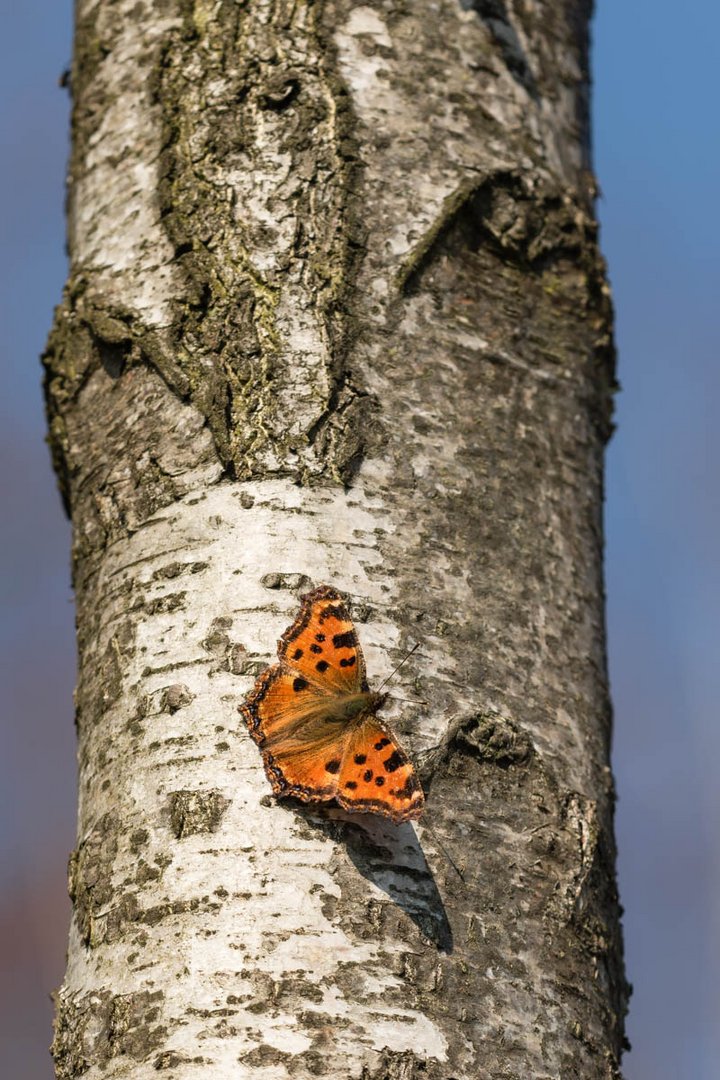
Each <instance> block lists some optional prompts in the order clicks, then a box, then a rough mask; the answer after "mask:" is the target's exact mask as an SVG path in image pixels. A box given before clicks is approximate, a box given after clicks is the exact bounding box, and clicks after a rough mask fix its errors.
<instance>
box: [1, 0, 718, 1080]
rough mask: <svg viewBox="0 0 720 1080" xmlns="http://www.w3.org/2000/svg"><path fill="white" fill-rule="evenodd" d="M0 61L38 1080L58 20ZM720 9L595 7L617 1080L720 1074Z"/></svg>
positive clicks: (12, 992) (52, 761)
mask: <svg viewBox="0 0 720 1080" xmlns="http://www.w3.org/2000/svg"><path fill="white" fill-rule="evenodd" d="M6 9H7V10H6V11H4V12H3V30H4V33H3V36H2V41H1V42H0V49H1V50H2V64H0V88H1V90H2V97H1V100H2V102H3V110H2V116H1V117H0V160H1V161H2V163H3V167H2V170H1V171H0V185H1V186H2V202H1V204H0V205H2V216H1V218H0V230H1V231H0V286H1V288H0V309H1V310H0V365H1V366H0V370H1V371H2V375H3V393H2V394H1V395H0V454H1V455H2V466H3V469H2V477H3V503H4V510H5V513H4V515H3V531H2V537H3V568H4V572H3V574H2V580H1V582H0V588H1V589H2V604H0V642H1V644H2V650H1V652H0V656H1V657H2V659H1V661H0V664H1V665H2V702H1V704H0V725H2V745H3V748H4V751H5V753H4V754H3V755H2V761H0V939H1V940H2V946H1V947H0V956H2V971H3V976H2V978H1V979H0V1042H1V1043H2V1044H3V1047H4V1048H6V1049H5V1050H4V1053H5V1058H6V1063H7V1065H8V1067H9V1069H10V1072H12V1075H17V1076H21V1075H22V1076H33V1077H34V1078H38V1080H50V1077H51V1075H52V1070H51V1068H50V1063H49V1058H48V1056H47V1051H46V1047H47V1044H48V1042H49V1040H50V1016H51V1006H50V1003H49V1000H48V994H49V992H50V990H51V989H52V988H53V987H54V986H56V985H57V984H58V983H59V981H60V979H61V977H62V968H63V961H64V950H65V933H66V927H67V921H68V917H69V906H68V903H67V899H66V896H65V860H66V857H67V852H68V851H69V850H70V848H71V847H72V846H73V836H74V814H75V808H74V731H73V725H72V685H73V678H74V672H73V667H74V643H73V636H72V635H73V610H72V603H71V594H70V586H69V569H68V549H69V529H68V525H67V522H66V521H65V520H64V518H63V516H62V512H61V509H60V503H59V499H58V497H57V493H56V490H55V483H54V479H53V477H52V474H51V471H50V466H49V457H48V453H47V449H46V447H45V445H44V443H43V439H44V419H43V414H42V402H41V395H40V369H39V364H38V359H37V358H38V355H39V353H40V352H41V350H42V347H43V344H44V341H45V337H46V334H47V330H48V327H49V325H50V321H51V314H52V307H53V305H54V304H55V303H57V301H58V299H59V297H60V293H61V289H62V284H63V280H64V275H65V258H64V252H63V243H64V241H63V236H64V226H63V219H62V212H63V174H64V166H65V158H66V153H67V126H68V100H67V94H66V93H65V92H64V91H63V90H61V89H60V88H59V87H58V85H57V82H58V77H59V75H60V73H61V72H62V70H63V69H64V68H65V67H66V66H67V63H68V60H69V56H70V35H71V26H70V20H71V6H70V4H69V3H66V2H65V0H25V2H24V3H23V4H22V5H15V6H14V7H13V8H12V9H10V5H6ZM719 41H720V7H718V6H717V5H716V4H713V3H712V2H711V0H698V2H697V3H695V4H694V5H692V6H690V5H688V6H687V8H686V9H679V8H678V7H677V5H675V4H673V5H672V6H671V4H670V3H669V2H668V0H654V2H653V3H652V4H651V3H650V0H635V2H634V3H627V0H626V2H624V3H623V2H622V0H600V3H599V4H598V9H597V14H596V18H595V23H594V63H593V67H594V75H595V95H594V123H595V165H596V171H597V173H598V177H599V181H600V186H601V188H602V191H603V197H602V199H601V201H600V204H599V212H600V217H601V222H602V245H603V249H604V251H605V254H606V256H607V258H608V262H609V266H610V277H611V281H612V285H613V290H614V296H615V303H616V309H617V340H618V347H619V354H620V367H619V376H620V382H621V384H622V392H621V393H620V394H619V396H618V400H617V423H618V430H617V433H616V434H615V436H614V438H613V440H612V443H611V445H610V448H609V452H608V477H607V506H606V526H607V584H608V625H609V647H610V667H611V678H612V686H613V694H614V701H615V744H614V764H615V771H616V779H617V787H618V793H619V803H618V817H617V831H618V844H619V850H620V858H619V866H620V889H621V896H622V901H623V904H624V906H625V909H626V914H625V937H626V952H627V966H628V977H629V978H630V980H631V982H632V983H633V984H634V987H635V993H634V995H633V999H632V1003H631V1013H630V1018H629V1034H630V1039H631V1041H632V1043H633V1050H632V1052H631V1053H630V1054H629V1055H628V1056H627V1059H626V1064H625V1074H626V1077H627V1080H717V1076H718V1065H717V1062H718V1061H719V1060H720V1025H718V1023H717V1017H718V1016H720V976H719V974H718V971H719V967H720V965H719V964H718V955H719V954H720V949H719V948H718V946H719V944H720V942H719V939H720V901H719V900H718V896H719V895H720V857H719V855H718V849H719V845H718V842H717V838H716V836H717V832H718V828H717V826H718V822H719V821H720V785H719V784H718V782H717V779H716V775H717V763H718V761H720V725H719V724H718V722H717V702H718V700H719V699H720V663H718V644H719V639H720V634H719V633H718V630H719V629H720V627H719V625H718V623H719V622H720V615H719V614H718V613H719V612H720V572H719V571H718V542H717V537H718V533H719V531H720V485H719V484H718V479H717V472H718V461H719V460H720V454H719V453H718V450H719V445H718V444H719V442H720V434H719V433H718V432H719V427H718V423H717V420H716V414H717V411H718V405H717V402H718V399H719V397H720V367H719V365H718V363H717V357H718V354H719V352H720V329H719V327H720V319H719V318H718V311H719V310H720V303H719V302H718V286H719V285H720V273H719V272H718V271H719V266H718V263H719V261H720V259H719V255H718V252H719V251H720V227H719V226H718V216H717V213H716V200H717V195H718V192H719V191H720V138H719V135H720V132H719V131H718V126H719V125H718V120H717V106H718V96H719V95H718V91H717V87H716V84H717V72H718V70H720V46H719V45H718V42H719Z"/></svg>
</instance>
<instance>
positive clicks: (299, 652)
mask: <svg viewBox="0 0 720 1080" xmlns="http://www.w3.org/2000/svg"><path fill="white" fill-rule="evenodd" d="M302 654H303V651H302V649H296V650H295V652H294V653H293V660H299V659H300V657H301V656H302Z"/></svg>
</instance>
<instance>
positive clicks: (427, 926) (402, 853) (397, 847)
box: [287, 799, 453, 953]
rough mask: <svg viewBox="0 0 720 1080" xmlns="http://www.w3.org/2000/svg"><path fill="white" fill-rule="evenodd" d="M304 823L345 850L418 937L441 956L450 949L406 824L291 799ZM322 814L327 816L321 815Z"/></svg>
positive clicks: (441, 910)
mask: <svg viewBox="0 0 720 1080" xmlns="http://www.w3.org/2000/svg"><path fill="white" fill-rule="evenodd" d="M291 803H292V806H293V810H296V811H299V812H300V813H301V814H302V815H303V817H304V818H305V821H306V822H307V824H308V825H312V826H314V827H315V828H319V829H321V830H322V831H323V832H324V833H326V834H327V835H328V836H330V837H331V838H332V839H333V840H334V841H335V843H338V842H340V843H343V844H344V845H345V849H346V851H347V853H348V855H349V857H350V859H351V861H352V862H353V864H354V865H355V867H356V868H357V869H358V870H359V871H360V873H361V874H362V876H363V877H364V878H367V880H368V881H371V882H372V883H373V885H375V886H376V887H377V888H378V889H381V890H382V892H384V893H385V895H386V896H387V897H388V898H389V899H390V900H391V901H392V903H393V904H396V905H397V907H399V908H400V909H401V910H402V911H404V912H405V914H406V915H409V917H410V918H411V919H412V921H413V922H414V923H415V925H416V926H417V927H418V929H419V930H420V932H421V934H422V935H423V936H424V937H425V938H427V939H428V940H429V941H432V942H433V944H434V945H435V946H436V948H437V949H439V950H440V951H442V952H444V953H451V952H452V951H453V935H452V930H451V927H450V922H449V920H448V917H447V912H446V910H445V905H444V903H443V901H442V897H441V895H440V891H439V889H438V887H437V883H436V881H435V877H434V875H433V872H432V870H431V869H430V867H429V865H428V862H427V859H426V858H425V854H424V852H423V849H422V847H421V845H420V841H419V839H418V837H417V834H416V832H415V829H414V827H413V825H412V824H411V823H410V822H406V823H404V824H402V825H394V824H393V823H392V822H391V821H386V820H385V819H384V818H381V817H379V816H378V815H376V814H352V815H350V814H347V813H346V812H345V811H343V810H340V809H335V808H327V809H326V810H324V811H323V812H322V813H323V816H322V818H321V817H319V816H318V809H317V808H314V809H313V810H312V811H308V808H307V807H306V806H304V805H303V804H301V803H297V802H295V800H290V799H288V800H287V805H288V806H289V805H290V804H291ZM325 815H327V816H325Z"/></svg>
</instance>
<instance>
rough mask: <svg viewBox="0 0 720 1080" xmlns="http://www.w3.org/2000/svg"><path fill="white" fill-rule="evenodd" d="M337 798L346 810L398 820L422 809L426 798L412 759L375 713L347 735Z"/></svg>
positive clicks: (418, 812) (406, 818) (417, 814)
mask: <svg viewBox="0 0 720 1080" xmlns="http://www.w3.org/2000/svg"><path fill="white" fill-rule="evenodd" d="M336 798H337V801H338V802H339V803H340V805H341V806H343V807H344V808H345V809H346V810H354V811H360V812H363V811H369V812H372V813H376V814H384V815H385V816H386V817H390V818H392V819H393V821H396V822H400V821H408V820H410V819H412V818H415V817H419V816H420V814H421V813H422V810H423V806H424V804H425V798H424V796H423V792H422V788H421V786H420V782H419V780H418V779H417V776H416V775H415V770H414V769H413V767H412V764H411V762H410V759H409V758H408V756H407V754H406V753H405V751H404V750H402V749H401V748H400V746H398V744H397V741H396V740H395V738H394V737H393V735H392V734H391V733H390V732H389V731H387V730H386V729H385V728H384V727H383V726H382V724H381V723H380V721H379V720H378V718H377V717H376V716H373V715H370V716H367V717H366V718H365V719H364V720H363V722H362V723H361V724H360V725H359V726H358V727H357V729H356V730H354V731H353V732H352V733H351V735H350V737H349V739H348V744H347V747H346V750H345V754H344V756H343V761H342V766H341V769H340V775H339V777H338V793H337V796H336Z"/></svg>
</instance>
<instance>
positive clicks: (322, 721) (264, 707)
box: [240, 585, 425, 823]
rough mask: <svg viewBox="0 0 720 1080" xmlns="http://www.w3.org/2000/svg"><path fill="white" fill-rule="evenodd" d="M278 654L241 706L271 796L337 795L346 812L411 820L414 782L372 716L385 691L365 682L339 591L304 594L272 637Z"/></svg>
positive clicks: (415, 804) (417, 808) (310, 798)
mask: <svg viewBox="0 0 720 1080" xmlns="http://www.w3.org/2000/svg"><path fill="white" fill-rule="evenodd" d="M278 658H279V661H280V662H279V663H278V664H273V665H272V667H269V668H268V669H267V670H266V671H265V672H263V674H262V675H260V677H259V678H258V680H257V682H256V683H255V686H254V687H253V689H252V691H251V692H250V694H249V696H248V697H247V699H246V701H245V702H244V704H243V705H241V706H240V711H241V713H242V715H243V717H244V719H245V722H246V723H247V726H248V729H249V731H250V734H251V735H252V737H253V739H254V740H255V742H256V743H257V744H258V746H259V747H260V749H261V750H262V756H263V763H264V765H265V772H266V773H267V777H268V780H269V781H270V783H271V784H272V788H273V791H274V792H275V794H276V795H293V796H295V798H297V799H302V800H303V802H326V801H328V800H331V799H335V800H336V801H337V802H338V803H339V804H340V806H342V807H344V809H345V810H351V811H356V812H358V813H360V812H362V813H364V812H371V813H375V814H383V815H384V816H385V817H389V818H392V820H393V821H394V822H396V823H399V822H402V821H409V820H410V819H411V818H416V817H419V816H420V814H421V813H422V810H423V806H424V803H425V798H424V795H423V791H422V788H421V786H420V782H419V781H418V778H417V776H416V775H415V770H414V769H413V767H412V765H411V763H410V761H409V759H408V757H407V754H405V752H404V751H403V750H402V749H401V748H400V746H399V745H398V743H397V741H396V740H395V738H394V736H393V735H392V734H391V732H390V731H388V729H387V728H386V727H385V726H384V725H383V724H382V723H381V722H380V720H379V719H378V717H377V711H378V709H380V708H381V707H382V705H383V704H384V702H385V700H386V698H387V694H382V693H374V692H373V691H371V690H370V688H369V687H368V683H367V679H366V678H365V661H364V659H363V654H362V651H361V649H360V643H359V641H358V638H357V633H356V632H355V627H354V626H353V622H352V619H351V617H350V613H349V611H348V608H347V605H346V603H345V599H344V597H343V596H342V594H341V593H339V592H338V591H337V590H336V589H333V588H331V587H330V586H329V585H321V586H319V588H317V589H313V591H312V592H309V593H307V594H306V595H305V596H303V597H302V606H301V608H300V611H299V613H298V615H297V617H296V619H295V622H294V623H293V624H292V626H290V627H288V629H287V630H286V631H285V633H284V634H283V635H282V637H281V638H280V640H279V641H278Z"/></svg>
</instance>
